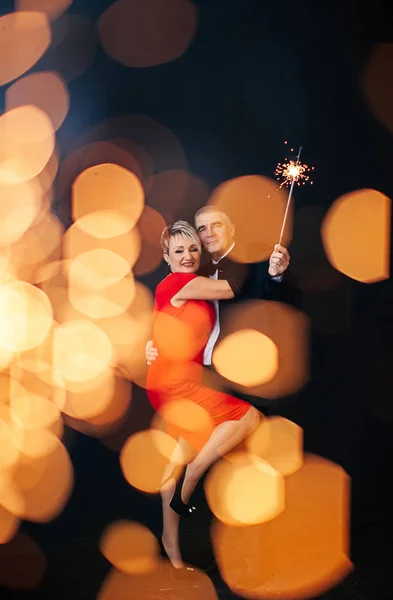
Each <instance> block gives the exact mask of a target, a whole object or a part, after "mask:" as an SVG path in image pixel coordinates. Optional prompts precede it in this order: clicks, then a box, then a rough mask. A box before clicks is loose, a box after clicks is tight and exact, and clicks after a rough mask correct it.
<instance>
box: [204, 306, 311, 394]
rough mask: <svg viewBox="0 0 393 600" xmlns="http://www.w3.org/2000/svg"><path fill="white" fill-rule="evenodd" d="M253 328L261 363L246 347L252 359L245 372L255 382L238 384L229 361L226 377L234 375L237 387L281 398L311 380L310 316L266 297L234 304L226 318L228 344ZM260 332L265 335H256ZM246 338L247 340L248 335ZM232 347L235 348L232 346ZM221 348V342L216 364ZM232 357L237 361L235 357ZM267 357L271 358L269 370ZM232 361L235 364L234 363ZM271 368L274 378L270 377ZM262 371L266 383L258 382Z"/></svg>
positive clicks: (225, 339)
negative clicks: (309, 369)
mask: <svg viewBox="0 0 393 600" xmlns="http://www.w3.org/2000/svg"><path fill="white" fill-rule="evenodd" d="M250 330H251V331H252V336H253V339H254V336H255V339H257V340H258V346H257V347H258V348H259V355H260V359H259V366H258V361H255V359H254V357H252V356H250V353H249V349H244V347H243V351H244V352H245V353H247V357H248V361H249V365H244V374H245V375H247V378H249V381H250V382H251V384H252V385H250V383H249V384H248V385H247V386H246V385H244V384H243V385H240V384H239V383H237V380H235V379H234V378H232V374H231V371H230V370H229V369H227V367H228V365H227V364H226V367H225V376H226V377H230V380H231V381H232V382H233V385H234V386H235V389H239V391H242V392H245V393H250V394H252V395H255V396H260V397H262V398H280V397H282V396H286V395H289V394H293V393H294V392H296V391H298V390H299V389H301V388H302V387H303V385H304V384H305V383H306V381H307V379H308V367H309V365H308V354H309V348H308V320H307V318H306V316H305V315H304V314H303V313H301V312H300V311H298V310H296V309H294V308H292V307H289V306H287V305H285V304H281V303H278V302H269V301H266V300H263V301H262V300H251V301H248V302H242V305H241V307H238V306H234V307H231V308H230V309H229V312H228V314H226V315H225V320H223V321H222V325H221V332H222V337H223V342H222V343H223V344H225V342H226V341H227V340H228V345H229V343H230V342H231V337H232V335H233V336H234V337H233V340H234V341H235V340H236V336H237V335H238V334H241V337H242V336H243V332H244V331H245V332H248V331H250ZM258 332H259V334H260V335H262V336H263V337H260V338H259V337H258V338H256V334H257V333H258ZM247 335H248V334H247ZM244 339H247V336H246V337H245V338H244ZM266 340H268V341H266ZM243 341H244V340H243ZM260 342H262V344H261V343H260ZM229 347H230V348H231V346H229ZM220 348H221V344H220V345H219V346H218V347H217V350H216V351H215V352H214V353H213V362H214V363H215V354H216V353H218V356H219V353H220ZM224 348H225V346H224ZM275 348H276V349H275ZM261 349H263V351H262V350H261ZM266 350H269V351H268V352H266ZM235 353H236V356H238V352H237V349H235V350H234V354H235ZM277 353H278V356H277ZM262 357H263V358H262ZM277 358H278V365H277V367H276V369H275V371H273V367H274V361H275V360H277ZM231 360H233V356H232V357H231ZM238 360H239V361H241V364H242V365H243V358H242V357H241V356H239V357H238ZM263 360H266V361H267V363H266V368H267V370H268V371H267V372H266V371H265V366H264V364H263V362H262V361H263ZM230 364H231V365H232V362H231V363H230ZM232 368H233V370H234V371H235V370H236V372H237V366H236V365H233V367H232ZM250 370H251V371H250ZM269 371H270V375H269V376H270V379H267V378H266V376H267V374H268V372H269ZM259 373H260V374H261V376H263V378H264V381H265V383H262V384H259V385H256V384H255V383H256V377H257V376H258V374H259ZM251 375H252V377H251ZM242 377H243V375H242V373H240V371H239V373H238V375H237V379H239V380H242ZM242 381H244V379H243V380H242Z"/></svg>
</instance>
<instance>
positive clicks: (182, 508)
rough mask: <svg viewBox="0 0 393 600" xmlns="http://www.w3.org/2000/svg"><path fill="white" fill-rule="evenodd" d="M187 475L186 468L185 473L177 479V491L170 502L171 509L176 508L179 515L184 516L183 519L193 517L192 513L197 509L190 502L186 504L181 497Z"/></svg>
mask: <svg viewBox="0 0 393 600" xmlns="http://www.w3.org/2000/svg"><path fill="white" fill-rule="evenodd" d="M185 475H186V469H184V471H183V474H182V475H181V476H180V477H179V479H178V480H177V483H176V488H175V492H174V494H173V496H172V500H171V501H170V503H169V506H170V507H171V509H172V510H174V511H175V512H176V513H177V514H178V515H180V516H181V517H183V519H186V518H188V517H191V515H192V514H193V513H194V512H195V511H196V508H195V506H192V504H191V503H190V502H188V503H187V504H185V503H184V502H183V500H182V499H181V492H182V489H183V483H184V478H185Z"/></svg>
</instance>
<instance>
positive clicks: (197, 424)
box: [152, 398, 215, 464]
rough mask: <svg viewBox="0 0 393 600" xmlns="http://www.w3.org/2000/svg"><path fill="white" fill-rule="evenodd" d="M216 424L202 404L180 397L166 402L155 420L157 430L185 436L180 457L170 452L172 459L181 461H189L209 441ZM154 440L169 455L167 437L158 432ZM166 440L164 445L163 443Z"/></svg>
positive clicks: (153, 423) (174, 436)
mask: <svg viewBox="0 0 393 600" xmlns="http://www.w3.org/2000/svg"><path fill="white" fill-rule="evenodd" d="M214 427H215V425H214V422H213V420H212V418H211V416H210V415H209V413H208V412H207V411H206V410H205V409H204V408H202V406H199V405H198V404H196V403H195V402H191V401H190V400H187V399H180V398H177V399H175V400H171V401H169V402H165V403H164V404H163V405H162V406H161V408H160V409H159V411H158V412H157V413H156V415H155V416H154V418H153V421H152V428H153V430H154V429H158V430H160V431H164V433H167V434H168V435H169V436H171V437H172V438H174V439H177V438H178V437H181V438H182V440H183V441H184V442H185V444H184V446H183V447H182V451H181V452H178V453H177V456H174V455H172V454H170V455H166V456H167V458H168V460H169V459H170V460H171V461H172V462H176V463H178V464H186V463H188V462H190V461H191V460H192V459H193V458H195V456H196V453H197V452H198V451H199V450H201V449H202V448H203V446H204V445H205V443H206V442H207V441H208V439H209V437H210V435H211V434H212V432H213V430H214ZM153 439H154V442H155V443H156V444H157V448H158V450H159V451H160V453H161V454H164V455H165V453H166V452H167V450H168V445H167V443H166V438H162V437H161V436H160V435H158V436H155V437H154V438H153ZM162 441H164V444H161V442H162ZM187 444H188V446H187Z"/></svg>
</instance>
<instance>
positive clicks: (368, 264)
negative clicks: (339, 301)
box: [321, 189, 391, 283]
mask: <svg viewBox="0 0 393 600" xmlns="http://www.w3.org/2000/svg"><path fill="white" fill-rule="evenodd" d="M390 217H391V200H390V198H388V197H387V196H385V195H384V194H382V193H381V192H378V191H376V190H370V189H365V190H357V191H355V192H351V193H349V194H345V195H344V196H341V197H340V198H338V199H337V200H336V201H335V202H334V203H333V205H332V206H331V207H330V209H329V212H328V213H327V215H326V217H325V219H324V222H323V224H322V230H321V233H322V240H323V244H324V247H325V251H326V254H327V256H328V258H329V260H330V262H331V263H332V265H333V266H334V267H335V268H336V269H337V270H338V271H341V272H342V273H344V274H345V275H348V276H349V277H351V278H352V279H356V280H357V281H362V282H363V283H375V282H377V281H382V280H383V279H388V278H389V269H390V259H389V256H390Z"/></svg>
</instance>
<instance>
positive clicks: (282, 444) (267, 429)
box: [246, 417, 303, 476]
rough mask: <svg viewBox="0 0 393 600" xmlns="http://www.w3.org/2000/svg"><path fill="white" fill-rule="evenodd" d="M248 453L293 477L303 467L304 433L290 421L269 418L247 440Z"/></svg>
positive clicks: (280, 418) (283, 473) (281, 418)
mask: <svg viewBox="0 0 393 600" xmlns="http://www.w3.org/2000/svg"><path fill="white" fill-rule="evenodd" d="M246 446H247V449H248V451H249V452H250V453H251V454H253V455H255V456H258V457H260V458H262V459H263V460H265V461H266V462H268V463H269V464H270V465H271V466H272V467H273V468H274V469H276V471H278V472H279V473H281V474H282V475H286V476H288V475H292V474H293V473H296V471H298V470H299V469H300V468H301V467H302V465H303V431H302V429H301V428H300V427H299V426H298V425H296V423H292V421H289V420H288V419H284V418H283V417H269V418H268V419H264V420H263V421H261V423H260V425H259V426H258V427H257V429H256V430H255V431H254V432H253V433H252V434H251V435H250V436H249V437H248V438H247V440H246Z"/></svg>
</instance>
